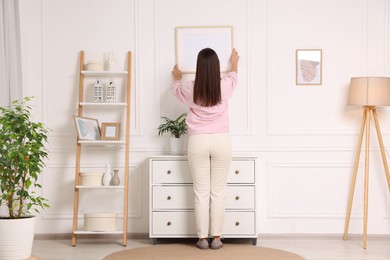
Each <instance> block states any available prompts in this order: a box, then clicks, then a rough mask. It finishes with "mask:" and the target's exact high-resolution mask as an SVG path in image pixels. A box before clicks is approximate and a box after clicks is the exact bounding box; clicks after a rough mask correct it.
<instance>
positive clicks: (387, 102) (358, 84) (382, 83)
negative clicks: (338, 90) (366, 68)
mask: <svg viewBox="0 0 390 260" xmlns="http://www.w3.org/2000/svg"><path fill="white" fill-rule="evenodd" d="M348 105H351V106H354V105H359V106H390V78H386V77H356V78H351V82H350V85H349V93H348Z"/></svg>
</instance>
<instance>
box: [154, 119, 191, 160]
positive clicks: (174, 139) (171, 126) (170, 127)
mask: <svg viewBox="0 0 390 260" xmlns="http://www.w3.org/2000/svg"><path fill="white" fill-rule="evenodd" d="M186 116H187V114H186V113H183V114H181V115H180V116H179V117H178V118H176V119H173V120H172V119H170V118H168V117H165V116H164V117H161V118H162V119H164V120H165V121H164V122H163V123H161V124H160V126H159V127H158V134H159V135H163V134H164V133H170V134H171V139H170V144H171V153H172V154H183V153H184V141H183V138H181V137H182V136H183V135H185V134H187V124H186Z"/></svg>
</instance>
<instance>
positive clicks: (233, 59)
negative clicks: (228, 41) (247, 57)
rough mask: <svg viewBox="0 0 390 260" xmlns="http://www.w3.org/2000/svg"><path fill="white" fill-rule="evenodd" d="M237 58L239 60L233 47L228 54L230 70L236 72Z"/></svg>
mask: <svg viewBox="0 0 390 260" xmlns="http://www.w3.org/2000/svg"><path fill="white" fill-rule="evenodd" d="M239 60H240V56H238V52H237V51H236V49H235V48H233V49H232V54H231V55H230V64H231V71H234V72H237V68H238V61H239Z"/></svg>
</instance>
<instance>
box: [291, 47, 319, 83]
mask: <svg viewBox="0 0 390 260" xmlns="http://www.w3.org/2000/svg"><path fill="white" fill-rule="evenodd" d="M295 60H296V84H297V85H321V84H322V50H321V49H298V50H296V57H295Z"/></svg>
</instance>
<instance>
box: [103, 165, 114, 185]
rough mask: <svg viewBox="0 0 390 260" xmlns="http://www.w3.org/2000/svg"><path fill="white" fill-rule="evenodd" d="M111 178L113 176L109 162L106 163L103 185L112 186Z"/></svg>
mask: <svg viewBox="0 0 390 260" xmlns="http://www.w3.org/2000/svg"><path fill="white" fill-rule="evenodd" d="M111 178H112V174H111V166H110V165H109V164H108V163H107V164H106V171H105V173H104V175H103V185H104V186H110V184H111Z"/></svg>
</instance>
